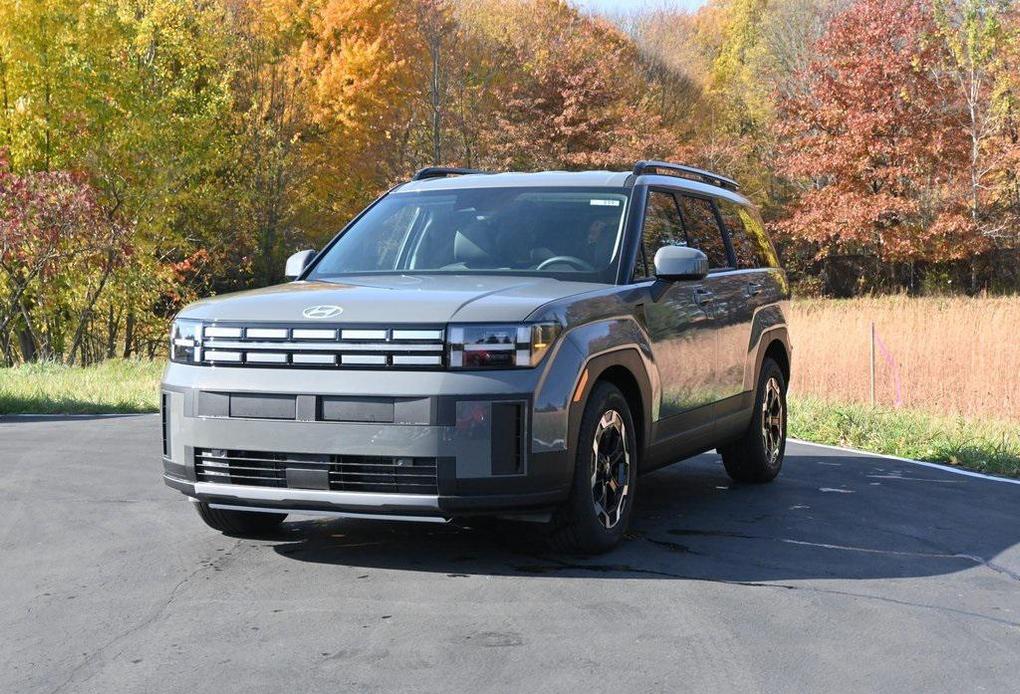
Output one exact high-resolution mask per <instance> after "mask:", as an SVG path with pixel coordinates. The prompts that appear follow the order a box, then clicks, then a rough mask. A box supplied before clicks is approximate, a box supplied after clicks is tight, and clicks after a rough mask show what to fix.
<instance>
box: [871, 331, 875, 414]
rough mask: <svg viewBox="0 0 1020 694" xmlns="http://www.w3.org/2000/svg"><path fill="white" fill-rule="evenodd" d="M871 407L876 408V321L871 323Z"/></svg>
mask: <svg viewBox="0 0 1020 694" xmlns="http://www.w3.org/2000/svg"><path fill="white" fill-rule="evenodd" d="M871 406H872V407H874V406H875V321H871Z"/></svg>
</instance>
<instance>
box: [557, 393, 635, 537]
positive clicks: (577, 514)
mask: <svg viewBox="0 0 1020 694" xmlns="http://www.w3.org/2000/svg"><path fill="white" fill-rule="evenodd" d="M610 409H612V410H616V411H617V412H618V413H619V414H620V417H621V418H622V419H623V423H624V427H625V428H626V438H627V450H628V454H629V457H630V465H629V476H630V479H629V480H628V482H627V484H628V490H627V498H626V499H625V501H624V508H623V515H622V517H621V518H620V521H619V522H618V523H617V524H616V525H615V526H613V527H612V528H606V527H605V526H603V525H602V523H601V522H599V520H598V517H597V515H596V512H595V502H594V499H593V498H592V489H591V475H592V471H593V466H594V464H595V461H594V454H593V453H592V443H593V441H594V437H595V431H596V429H597V427H598V423H599V420H601V419H602V415H603V414H605V412H606V411H608V410H610ZM637 473H638V450H637V436H636V432H635V430H634V418H633V416H632V415H631V412H630V406H629V405H628V404H627V399H626V398H625V397H624V396H623V393H622V392H621V391H620V389H619V388H617V387H616V386H614V385H612V384H609V383H604V382H603V383H599V384H597V385H596V386H595V388H594V389H593V390H592V392H591V395H589V397H588V402H587V403H586V405H585V409H584V415H583V417H582V420H581V427H580V430H579V432H578V436H577V451H576V454H575V467H574V483H573V489H572V493H571V499H570V502H569V505H570V507H571V508H570V515H571V517H572V518H571V520H572V522H573V523H574V524H575V525H576V533H577V536H578V538H579V539H581V540H582V543H583V544H584V545H585V546H586V547H589V548H591V550H592V551H605V550H607V549H609V548H611V547H612V546H613V545H615V544H616V543H618V542H619V541H620V540H621V539H622V538H623V535H624V533H625V532H626V531H627V527H628V526H629V524H630V517H631V513H632V512H633V509H634V499H635V494H636V492H637V478H638V474H637Z"/></svg>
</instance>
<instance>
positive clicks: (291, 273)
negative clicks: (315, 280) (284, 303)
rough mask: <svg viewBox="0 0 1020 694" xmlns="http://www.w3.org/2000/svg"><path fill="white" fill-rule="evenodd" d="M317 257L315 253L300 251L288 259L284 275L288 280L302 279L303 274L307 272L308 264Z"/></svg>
mask: <svg viewBox="0 0 1020 694" xmlns="http://www.w3.org/2000/svg"><path fill="white" fill-rule="evenodd" d="M314 257H315V251H313V250H306V251H298V252H297V253H295V254H294V255H292V256H291V257H289V258H287V268H286V270H284V273H283V274H285V275H286V276H287V278H288V279H294V278H295V277H300V276H301V273H302V272H304V271H305V268H306V267H308V264H309V263H310V262H312V258H314Z"/></svg>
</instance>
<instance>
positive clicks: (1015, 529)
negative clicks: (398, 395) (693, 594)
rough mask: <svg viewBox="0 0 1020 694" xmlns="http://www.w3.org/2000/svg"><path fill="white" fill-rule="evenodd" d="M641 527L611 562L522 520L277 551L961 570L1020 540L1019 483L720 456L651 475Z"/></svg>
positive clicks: (417, 563) (760, 576) (536, 565)
mask: <svg viewBox="0 0 1020 694" xmlns="http://www.w3.org/2000/svg"><path fill="white" fill-rule="evenodd" d="M640 487H641V493H640V498H639V501H638V505H637V506H636V508H635V513H634V517H633V519H632V522H631V529H630V531H629V532H628V534H627V537H626V539H625V540H624V541H623V542H622V543H621V545H620V546H619V547H618V548H616V549H614V550H613V551H612V552H609V553H607V554H605V555H601V556H597V557H571V556H565V555H563V554H561V553H556V552H551V551H548V550H545V549H543V548H542V545H541V541H540V538H538V537H536V534H535V532H534V531H533V530H531V529H528V528H527V527H526V526H523V524H522V525H516V526H514V525H507V526H502V527H497V528H496V529H491V528H488V529H474V528H470V527H459V526H454V525H433V524H417V523H401V522H398V523H394V522H389V523H381V522H371V521H361V520H346V519H345V520H329V521H321V520H318V521H295V522H289V523H286V524H285V526H284V531H283V537H285V538H286V539H285V540H284V541H283V542H281V543H280V544H277V545H276V546H275V550H276V552H278V553H279V554H280V555H282V556H284V557H288V558H290V559H293V560H296V561H302V562H315V563H325V564H338V565H345V566H356V567H362V568H374V569H391V570H406V571H427V572H441V573H446V574H448V575H451V576H463V575H479V574H481V575H528V574H532V575H547V574H555V575H557V576H583V577H588V578H590V577H596V576H604V577H635V578H636V577H644V578H649V579H652V578H656V579H670V578H684V579H694V580H712V581H729V582H735V583H749V582H750V583H754V582H759V581H780V580H799V579H811V578H842V579H869V578H898V577H911V576H929V575H939V574H947V573H952V572H956V571H961V570H964V569H968V568H971V567H973V566H975V565H978V564H986V565H990V567H991V568H993V569H995V570H998V571H1001V572H1003V573H1006V574H1008V575H1011V576H1012V577H1014V578H1017V579H1018V580H1020V574H1018V570H1020V567H1013V568H1008V567H1004V566H998V565H996V564H994V563H991V564H989V563H990V562H993V560H994V558H995V557H996V556H997V555H998V554H999V553H1000V552H1002V551H1003V550H1005V549H1008V548H1010V547H1012V546H1013V545H1014V544H1015V543H1016V542H1017V539H1018V535H1020V523H1018V520H1020V517H1018V507H1020V504H1018V501H1020V490H1018V488H1017V487H1016V486H1015V485H1008V484H996V483H993V482H988V481H986V480H976V479H972V478H967V477H963V476H957V475H952V474H948V473H945V472H941V471H938V470H931V469H927V468H921V467H918V466H912V465H910V464H908V463H900V462H897V461H891V460H887V459H880V458H870V457H862V456H854V455H849V454H848V455H840V454H833V453H831V452H829V453H826V454H824V455H819V456H814V455H788V456H787V460H786V464H785V468H784V470H783V474H782V475H781V476H780V477H779V479H777V480H776V481H775V482H774V483H772V484H768V485H761V486H757V485H736V484H734V483H732V482H731V481H730V480H729V478H728V477H727V476H726V474H725V471H724V470H723V468H722V465H721V461H720V459H719V457H718V456H716V455H714V454H706V455H702V456H698V457H697V458H695V459H692V460H690V461H687V462H685V463H683V464H680V465H674V466H671V467H670V468H666V469H664V470H660V471H658V472H655V473H653V474H651V475H648V476H646V477H643V478H641V480H640Z"/></svg>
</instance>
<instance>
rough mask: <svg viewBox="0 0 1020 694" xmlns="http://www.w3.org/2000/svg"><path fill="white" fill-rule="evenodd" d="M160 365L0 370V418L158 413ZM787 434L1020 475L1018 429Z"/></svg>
mask: <svg viewBox="0 0 1020 694" xmlns="http://www.w3.org/2000/svg"><path fill="white" fill-rule="evenodd" d="M163 364H164V362H162V361H136V360H123V359H114V360H111V361H107V362H104V363H102V364H99V365H97V366H91V367H87V368H76V367H67V366H63V365H61V364H27V365H24V366H17V367H14V368H0V414H13V413H26V412H27V413H34V414H96V413H113V412H155V411H156V410H157V409H158V408H159V394H158V389H159V378H160V375H161V374H162V372H163ZM790 435H791V436H794V437H796V438H800V439H804V440H806V441H815V442H817V443H828V444H832V445H836V446H849V447H850V448H859V449H861V450H864V451H872V452H875V453H888V454H890V455H898V456H902V457H904V458H913V459H915V460H926V461H930V462H935V463H946V464H949V465H959V466H961V467H966V468H970V469H973V470H979V471H982V472H988V473H992V474H997V475H1008V476H1011V477H1020V425H1016V424H1009V423H1005V422H995V421H987V420H982V421H974V420H967V419H962V418H956V417H939V416H935V415H930V414H925V413H922V412H917V411H913V410H892V409H885V408H871V407H869V406H867V405H849V404H837V403H831V402H825V401H822V400H817V399H813V398H792V399H791V402H790Z"/></svg>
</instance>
